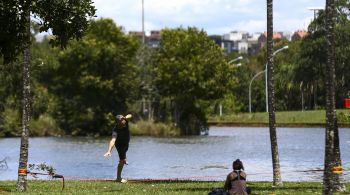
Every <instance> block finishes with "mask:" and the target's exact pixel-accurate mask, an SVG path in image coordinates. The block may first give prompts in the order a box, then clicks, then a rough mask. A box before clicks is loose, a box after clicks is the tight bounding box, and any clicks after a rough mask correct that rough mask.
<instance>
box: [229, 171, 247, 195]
mask: <svg viewBox="0 0 350 195" xmlns="http://www.w3.org/2000/svg"><path fill="white" fill-rule="evenodd" d="M246 177H247V175H246V174H245V173H244V172H243V171H237V170H235V171H232V172H231V173H230V174H228V175H227V178H226V182H225V189H226V190H228V194H229V195H248V192H247V185H246Z"/></svg>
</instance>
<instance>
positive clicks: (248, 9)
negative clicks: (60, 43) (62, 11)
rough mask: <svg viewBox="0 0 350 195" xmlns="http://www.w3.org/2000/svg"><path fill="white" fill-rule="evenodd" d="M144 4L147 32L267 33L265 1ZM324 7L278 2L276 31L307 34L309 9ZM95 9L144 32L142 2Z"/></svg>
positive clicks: (314, 0) (147, 0) (101, 1)
mask: <svg viewBox="0 0 350 195" xmlns="http://www.w3.org/2000/svg"><path fill="white" fill-rule="evenodd" d="M144 4H145V5H144V10H145V31H146V32H149V31H151V30H160V29H162V28H166V27H168V28H174V27H179V26H182V27H187V26H194V27H197V28H200V29H203V30H205V31H206V32H207V33H208V34H225V33H228V32H231V31H234V30H235V31H246V32H250V33H254V32H265V31H266V2H265V1H261V0H236V1H234V2H232V1H230V0H168V1H160V0H144ZM324 4H325V1H321V0H295V1H288V2H283V3H281V2H278V1H276V2H274V31H290V32H293V31H297V30H305V29H306V28H307V26H308V24H309V23H310V22H311V21H312V19H313V17H314V12H313V11H312V10H310V9H309V8H311V7H313V8H315V7H317V8H322V7H324ZM94 5H95V6H96V9H97V12H96V15H97V18H101V17H102V18H112V19H113V20H114V21H115V22H116V23H117V24H118V25H121V26H123V27H124V28H125V30H126V31H141V30H142V22H141V21H142V20H141V18H142V14H141V12H142V0H118V1H111V0H95V1H94ZM291 8H293V9H291ZM289 10H292V11H289Z"/></svg>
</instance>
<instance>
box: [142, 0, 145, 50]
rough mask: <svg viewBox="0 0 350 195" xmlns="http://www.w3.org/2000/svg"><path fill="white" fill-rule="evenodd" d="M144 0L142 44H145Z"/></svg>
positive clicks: (143, 9)
mask: <svg viewBox="0 0 350 195" xmlns="http://www.w3.org/2000/svg"><path fill="white" fill-rule="evenodd" d="M143 1H144V0H142V44H145V8H144V2H143Z"/></svg>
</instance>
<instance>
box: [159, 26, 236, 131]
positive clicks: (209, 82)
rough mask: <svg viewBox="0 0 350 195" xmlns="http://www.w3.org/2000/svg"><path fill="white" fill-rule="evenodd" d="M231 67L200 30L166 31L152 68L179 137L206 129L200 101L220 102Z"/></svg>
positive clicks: (231, 82) (179, 29)
mask: <svg viewBox="0 0 350 195" xmlns="http://www.w3.org/2000/svg"><path fill="white" fill-rule="evenodd" d="M233 70H234V67H233V66H232V65H229V64H228V63H227V61H226V59H225V55H224V53H223V51H222V50H221V49H220V47H219V46H218V45H216V44H215V42H214V41H213V40H211V39H210V38H209V37H208V35H207V34H206V33H205V32H204V31H203V30H198V29H197V28H192V27H189V28H188V29H183V28H177V29H165V30H163V31H162V41H161V45H160V49H159V57H158V62H157V63H156V66H155V80H156V86H157V90H158V91H159V93H160V94H161V95H162V96H163V97H168V98H171V99H172V101H173V105H174V112H173V113H174V116H173V119H174V121H175V123H176V124H177V125H179V126H180V128H181V130H182V133H183V134H187V135H198V134H199V133H200V130H201V129H202V128H206V127H207V126H206V122H207V121H206V116H205V113H204V110H203V108H201V107H200V106H199V101H200V100H213V99H217V98H221V97H222V96H223V94H225V92H227V91H228V90H229V89H230V88H231V87H232V84H233V82H234V81H235V80H234V79H233Z"/></svg>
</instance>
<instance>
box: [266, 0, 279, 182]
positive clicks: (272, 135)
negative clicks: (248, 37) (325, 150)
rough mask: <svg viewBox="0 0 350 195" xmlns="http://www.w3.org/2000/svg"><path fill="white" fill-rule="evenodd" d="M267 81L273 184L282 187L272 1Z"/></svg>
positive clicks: (268, 35)
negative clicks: (274, 86) (274, 75)
mask: <svg viewBox="0 0 350 195" xmlns="http://www.w3.org/2000/svg"><path fill="white" fill-rule="evenodd" d="M267 60H268V61H267V67H268V68H267V76H268V77H267V79H268V103H269V127H270V141H271V153H272V167H273V184H274V185H276V186H280V185H282V179H281V171H280V163H279V157H278V144H277V133H276V118H275V109H276V108H275V92H274V88H273V73H274V65H273V0H267Z"/></svg>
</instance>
